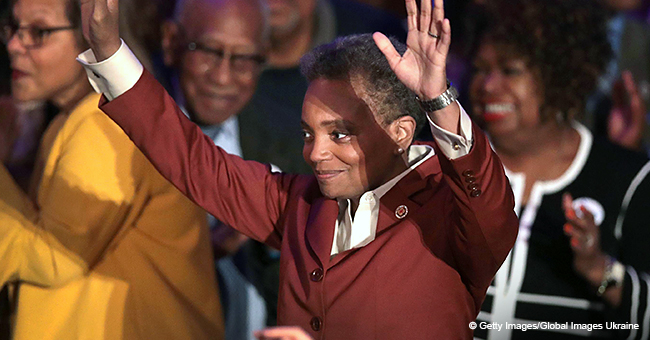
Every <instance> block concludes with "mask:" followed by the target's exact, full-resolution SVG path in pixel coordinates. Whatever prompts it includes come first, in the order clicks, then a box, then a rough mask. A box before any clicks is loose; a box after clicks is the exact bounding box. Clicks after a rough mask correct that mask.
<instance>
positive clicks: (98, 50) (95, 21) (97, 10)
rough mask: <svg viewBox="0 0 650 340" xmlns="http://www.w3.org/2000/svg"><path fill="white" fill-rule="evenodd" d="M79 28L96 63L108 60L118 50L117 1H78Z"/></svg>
mask: <svg viewBox="0 0 650 340" xmlns="http://www.w3.org/2000/svg"><path fill="white" fill-rule="evenodd" d="M80 2H81V28H82V30H83V34H84V37H85V38H86V41H88V44H89V45H90V48H91V49H92V50H93V53H94V54H95V58H96V59H97V61H98V62H99V61H102V60H105V59H108V58H109V57H110V56H112V55H113V54H115V52H117V50H118V49H119V48H120V45H121V44H122V42H121V41H120V29H119V28H120V17H119V8H118V0H80Z"/></svg>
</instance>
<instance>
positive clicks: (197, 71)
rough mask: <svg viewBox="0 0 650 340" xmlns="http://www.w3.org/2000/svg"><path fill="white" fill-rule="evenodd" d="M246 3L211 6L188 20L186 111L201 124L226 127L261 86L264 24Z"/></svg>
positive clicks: (183, 58) (182, 71) (183, 40)
mask: <svg viewBox="0 0 650 340" xmlns="http://www.w3.org/2000/svg"><path fill="white" fill-rule="evenodd" d="M199 3H201V2H199ZM242 3H243V2H240V1H234V2H231V4H230V5H228V4H226V5H223V4H221V5H213V4H210V5H207V6H205V7H201V9H198V10H194V11H192V12H191V13H192V15H191V16H189V15H188V16H187V17H188V18H189V19H188V20H184V21H183V27H184V36H183V34H181V35H179V37H180V39H179V44H180V45H181V46H180V48H181V49H183V51H182V52H180V53H179V54H178V56H179V60H177V62H178V65H177V66H178V67H179V80H180V86H181V90H182V91H183V95H184V97H185V104H186V108H187V109H188V110H189V112H190V114H191V115H192V119H194V120H195V121H197V122H198V123H200V124H204V125H214V124H220V123H222V122H223V121H225V120H226V119H228V118H229V117H231V116H233V115H235V114H237V113H239V111H240V110H241V109H242V108H243V107H244V106H245V105H246V103H247V102H248V101H249V100H250V98H251V97H252V95H253V92H254V91H255V87H256V86H257V80H258V78H259V74H260V72H261V68H262V64H263V63H262V61H261V59H263V55H264V53H265V47H264V44H263V43H262V23H263V20H262V17H261V13H260V12H259V9H258V8H257V9H256V8H253V7H251V6H245V5H242ZM242 6H245V7H242ZM167 52H169V53H171V51H167Z"/></svg>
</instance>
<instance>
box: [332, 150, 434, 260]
mask: <svg viewBox="0 0 650 340" xmlns="http://www.w3.org/2000/svg"><path fill="white" fill-rule="evenodd" d="M433 155H435V152H434V151H433V148H432V147H430V146H428V145H412V146H411V147H410V148H409V154H408V164H409V168H408V169H406V170H404V171H403V172H402V173H401V174H399V175H397V176H395V177H394V178H393V179H391V180H390V181H388V182H386V183H384V184H382V185H381V186H379V187H378V188H377V189H375V190H372V191H368V192H366V193H364V194H363V195H361V197H360V198H359V206H358V207H357V211H356V212H355V213H354V216H353V214H352V209H351V205H352V202H351V200H350V199H339V200H338V203H339V216H338V218H337V220H336V226H335V229H334V240H333V242H332V252H331V253H330V255H336V254H338V253H341V252H344V251H346V250H349V249H352V248H360V247H363V246H365V245H366V244H368V243H370V242H372V241H373V240H374V239H375V234H376V233H377V218H378V217H379V200H381V198H382V197H383V196H384V195H385V194H386V193H387V192H388V191H389V190H390V189H392V188H393V187H394V186H395V184H397V182H399V181H400V180H401V179H402V178H404V177H405V176H406V175H408V174H409V173H410V172H411V171H412V170H413V169H415V168H417V167H418V166H420V164H422V163H424V162H425V161H426V160H428V159H429V158H431V157H433Z"/></svg>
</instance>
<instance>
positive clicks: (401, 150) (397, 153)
mask: <svg viewBox="0 0 650 340" xmlns="http://www.w3.org/2000/svg"><path fill="white" fill-rule="evenodd" d="M403 153H404V149H402V148H397V150H396V152H395V154H396V155H401V154H403Z"/></svg>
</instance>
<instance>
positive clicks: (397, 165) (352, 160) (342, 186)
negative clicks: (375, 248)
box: [302, 79, 405, 198]
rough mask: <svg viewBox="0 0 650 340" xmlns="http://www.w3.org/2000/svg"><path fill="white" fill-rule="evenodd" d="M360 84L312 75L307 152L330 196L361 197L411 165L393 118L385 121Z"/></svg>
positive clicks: (306, 103)
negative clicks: (401, 147) (362, 93)
mask: <svg viewBox="0 0 650 340" xmlns="http://www.w3.org/2000/svg"><path fill="white" fill-rule="evenodd" d="M359 94H360V91H359V88H358V87H356V86H353V85H351V84H350V83H349V82H348V81H343V80H325V79H318V80H315V81H312V82H311V84H310V85H309V88H308V90H307V94H306V95H305V100H304V103H303V110H302V127H303V134H304V140H305V144H304V148H303V157H304V158H305V161H307V163H308V164H309V165H310V166H311V167H312V169H313V170H314V174H315V175H316V178H317V179H318V184H319V186H320V190H321V192H322V193H323V195H325V196H326V197H329V198H355V197H359V196H360V195H362V194H363V193H364V192H366V191H368V190H372V189H375V188H376V187H378V186H380V185H381V184H383V183H385V182H387V181H389V180H390V179H391V178H393V177H394V176H396V175H398V174H399V173H400V172H401V171H403V169H405V163H404V161H403V160H402V159H401V158H400V157H398V156H396V155H395V153H394V151H395V150H396V149H397V147H398V146H397V144H396V142H394V140H395V136H394V133H393V132H391V131H393V130H392V129H391V125H392V124H388V126H384V127H382V124H381V123H380V122H379V120H378V119H377V118H376V117H375V115H374V114H373V113H372V111H371V109H370V105H368V103H367V102H366V101H364V100H362V99H360V95H359Z"/></svg>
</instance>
